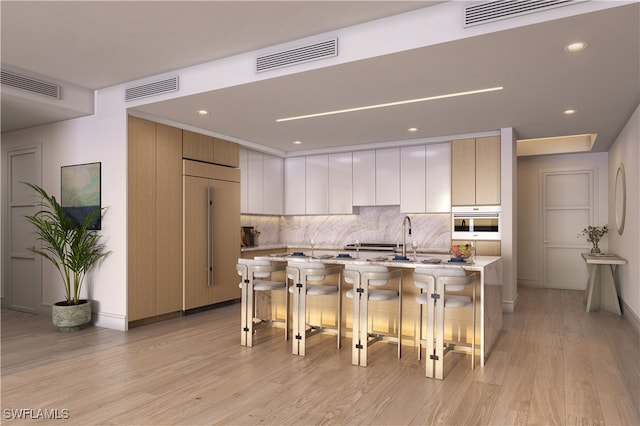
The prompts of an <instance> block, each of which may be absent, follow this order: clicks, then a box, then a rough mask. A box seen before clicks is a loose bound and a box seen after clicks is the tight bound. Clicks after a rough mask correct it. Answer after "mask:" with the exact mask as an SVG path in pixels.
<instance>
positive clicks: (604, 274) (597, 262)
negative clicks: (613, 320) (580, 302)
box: [582, 253, 627, 315]
mask: <svg viewBox="0 0 640 426" xmlns="http://www.w3.org/2000/svg"><path fill="white" fill-rule="evenodd" d="M582 258H583V259H584V261H585V262H587V270H588V272H589V282H588V283H587V312H591V311H595V310H598V309H604V310H606V311H609V312H613V313H614V314H618V315H621V314H622V312H621V310H620V301H619V300H618V292H617V290H616V281H615V267H616V266H617V265H626V264H627V261H626V259H623V258H621V257H620V256H617V255H615V254H606V255H594V254H590V253H582Z"/></svg>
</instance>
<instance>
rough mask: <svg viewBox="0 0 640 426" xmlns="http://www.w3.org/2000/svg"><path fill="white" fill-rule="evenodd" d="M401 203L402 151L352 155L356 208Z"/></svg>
mask: <svg viewBox="0 0 640 426" xmlns="http://www.w3.org/2000/svg"><path fill="white" fill-rule="evenodd" d="M399 204H400V149H399V148H389V149H377V150H371V151H358V152H354V153H353V205H354V206H390V205H399Z"/></svg>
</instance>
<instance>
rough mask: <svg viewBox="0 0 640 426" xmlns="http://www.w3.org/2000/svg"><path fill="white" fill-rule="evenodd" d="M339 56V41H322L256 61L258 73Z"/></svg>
mask: <svg viewBox="0 0 640 426" xmlns="http://www.w3.org/2000/svg"><path fill="white" fill-rule="evenodd" d="M334 56H338V39H337V38H332V39H330V40H326V41H321V42H319V43H314V44H309V45H306V46H301V47H296V48H295V49H289V50H283V51H282V52H276V53H271V54H269V55H263V56H258V58H257V59H256V72H263V71H269V70H273V69H276V68H282V67H288V66H290V65H297V64H302V63H304V62H310V61H316V60H318V59H325V58H332V57H334Z"/></svg>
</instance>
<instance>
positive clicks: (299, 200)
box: [284, 157, 306, 215]
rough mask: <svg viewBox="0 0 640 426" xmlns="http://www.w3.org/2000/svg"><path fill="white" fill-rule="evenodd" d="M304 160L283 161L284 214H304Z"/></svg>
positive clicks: (298, 158) (300, 158) (296, 158)
mask: <svg viewBox="0 0 640 426" xmlns="http://www.w3.org/2000/svg"><path fill="white" fill-rule="evenodd" d="M305 163H306V162H305V158H304V157H295V158H285V160H284V214H290V215H293V214H305V213H306V207H305V204H306V178H305V174H306V173H305V171H306V165H305Z"/></svg>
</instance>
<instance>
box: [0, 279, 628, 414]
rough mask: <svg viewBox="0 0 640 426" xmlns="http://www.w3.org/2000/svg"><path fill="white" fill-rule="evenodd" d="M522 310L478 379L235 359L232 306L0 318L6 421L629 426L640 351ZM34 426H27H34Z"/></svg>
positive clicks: (409, 364) (259, 350) (379, 349)
mask: <svg viewBox="0 0 640 426" xmlns="http://www.w3.org/2000/svg"><path fill="white" fill-rule="evenodd" d="M519 293H520V305H519V309H518V311H517V312H516V313H515V314H513V315H506V316H505V330H504V332H503V334H502V336H501V337H500V340H499V342H498V344H497V347H496V348H495V350H494V352H493V353H492V355H491V357H490V358H489V360H488V361H487V365H486V366H485V368H479V367H477V368H476V369H475V370H473V371H472V370H470V368H469V367H470V366H469V363H468V362H467V360H468V358H467V359H465V358H464V357H463V356H462V355H452V357H453V358H452V359H449V360H448V361H452V362H450V364H452V365H453V367H452V368H450V371H449V372H448V375H447V377H446V378H445V380H444V381H437V380H431V379H426V378H425V377H424V365H423V364H420V363H419V362H418V361H417V357H416V352H415V349H414V348H409V347H406V348H404V352H403V357H402V359H401V360H400V361H398V360H397V358H396V357H395V347H394V345H391V344H385V343H378V344H375V345H373V346H372V347H371V348H370V351H371V355H370V357H369V367H367V368H361V367H354V366H352V365H351V363H350V361H351V354H350V352H349V349H348V347H349V344H350V339H347V338H345V339H344V343H345V345H344V347H343V349H342V350H340V351H338V350H336V349H335V344H334V343H335V338H334V337H333V336H314V337H312V338H310V339H309V340H308V344H309V346H308V349H307V354H308V355H307V356H306V357H304V358H302V357H296V356H294V355H291V354H290V344H289V342H287V343H285V341H284V339H283V336H282V331H281V330H278V329H266V330H265V329H263V330H260V331H259V333H260V334H259V336H258V344H257V345H256V346H254V347H253V348H246V347H241V346H240V336H239V334H240V333H239V328H240V326H239V323H240V321H239V317H240V306H239V305H237V304H236V305H231V306H227V307H224V308H221V309H216V310H212V311H207V312H202V313H199V314H193V315H188V316H186V317H182V318H176V319H172V320H167V321H163V322H160V323H156V324H151V325H146V326H143V327H139V328H135V329H132V330H130V331H128V332H126V333H125V332H119V331H114V330H107V329H101V328H97V327H91V328H88V329H85V330H82V331H80V332H76V333H59V332H57V331H56V330H55V329H54V328H53V326H51V325H50V323H49V319H48V318H45V317H37V316H31V315H29V314H23V313H19V312H12V311H7V310H3V311H2V377H1V379H2V419H1V420H0V421H1V422H2V423H3V424H11V423H19V422H17V421H16V422H14V421H13V420H11V419H7V417H9V416H8V413H9V412H8V411H7V409H32V410H34V411H33V413H34V414H35V413H37V411H36V410H38V409H48V410H54V409H57V410H59V412H61V413H64V412H63V411H61V410H68V411H65V412H68V414H69V419H67V420H52V421H39V422H38V424H47V423H54V424H81V425H90V424H91V425H92V424H153V425H161V424H189V425H191V424H273V425H280V424H389V425H391V424H393V425H399V424H447V425H449V424H452V425H453V424H462V425H470V424H492V425H508V424H523V425H524V424H531V425H552V424H557V425H564V424H598V425H638V424H640V413H639V411H638V410H639V409H638V405H639V401H640V339H639V337H638V335H636V334H635V332H634V331H633V330H632V329H631V327H629V326H628V324H627V323H626V322H625V321H624V320H622V319H620V318H618V317H616V316H614V315H611V314H608V313H604V312H602V313H600V312H596V313H585V312H583V311H584V300H583V297H584V292H576V291H564V290H542V289H527V288H521V289H519ZM30 423H32V422H31V421H30Z"/></svg>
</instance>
